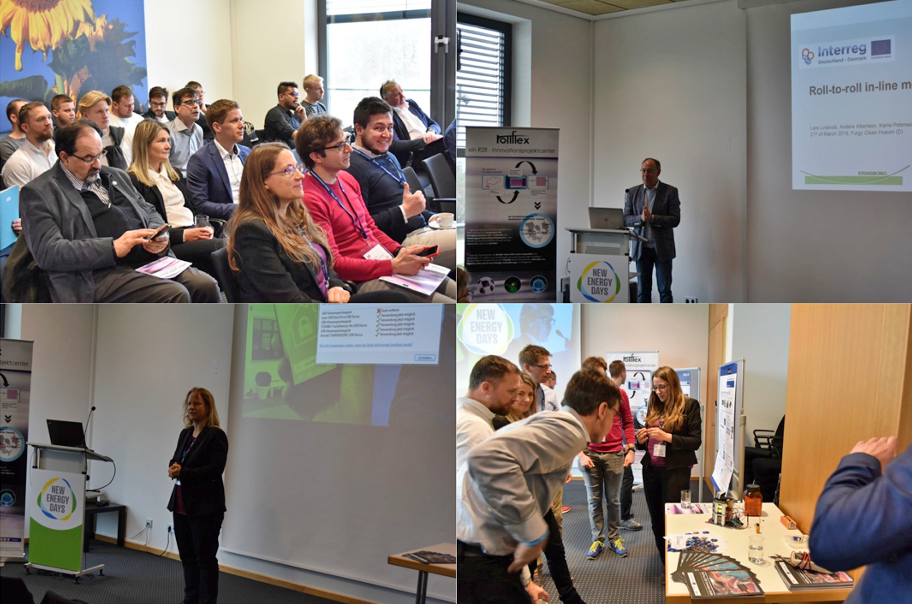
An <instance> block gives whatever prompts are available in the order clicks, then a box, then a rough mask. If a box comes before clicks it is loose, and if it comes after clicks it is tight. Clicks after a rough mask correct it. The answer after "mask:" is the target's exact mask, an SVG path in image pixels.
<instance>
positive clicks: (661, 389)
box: [652, 384, 668, 392]
mask: <svg viewBox="0 0 912 604" xmlns="http://www.w3.org/2000/svg"><path fill="white" fill-rule="evenodd" d="M652 389H653V390H655V391H656V392H665V391H666V390H668V384H659V385H658V386H653V387H652Z"/></svg>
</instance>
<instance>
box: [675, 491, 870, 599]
mask: <svg viewBox="0 0 912 604" xmlns="http://www.w3.org/2000/svg"><path fill="white" fill-rule="evenodd" d="M670 505H674V504H666V514H665V534H666V535H676V534H680V533H687V532H690V531H697V530H712V531H713V532H715V533H718V534H719V535H720V536H721V537H723V538H724V539H725V543H726V546H727V548H726V550H725V551H723V552H720V553H721V554H723V555H726V556H731V557H732V558H735V559H736V560H738V561H739V562H740V563H741V564H742V565H744V566H746V567H748V568H750V570H751V571H752V572H753V573H754V574H755V575H756V576H757V579H758V580H759V581H760V587H761V588H762V589H763V591H764V596H763V597H762V598H719V599H716V598H713V599H712V600H698V601H711V602H712V603H713V604H736V603H742V604H743V603H748V602H750V603H754V602H764V603H783V604H784V603H787V602H843V601H845V599H846V598H847V597H849V593H851V591H852V590H850V589H817V590H809V591H789V590H788V587H786V585H785V583H783V582H782V578H781V577H780V576H779V572H778V571H777V570H776V567H775V566H774V565H773V561H772V560H770V556H772V555H774V554H780V555H782V556H787V555H788V554H790V553H791V552H792V551H794V550H792V548H790V547H789V546H788V545H786V543H785V536H786V535H796V534H801V533H800V531H790V530H787V529H786V528H785V527H784V526H782V523H781V522H780V521H779V518H780V517H782V515H783V514H782V512H781V511H780V510H779V508H778V507H776V505H775V504H772V503H764V504H763V510H762V514H763V515H762V516H761V517H760V531H761V533H760V534H761V535H763V536H764V540H763V546H764V547H763V557H764V563H763V564H754V563H752V562H751V561H750V560H748V557H747V547H748V537H749V536H751V535H756V534H757V533H756V531H755V529H754V525H755V524H756V523H757V518H756V517H752V518H750V527H749V528H747V529H744V530H737V529H731V528H721V527H717V526H715V525H712V524H706V520H707V519H708V518H709V517H710V514H668V513H667V512H668V506H670ZM680 556H681V554H679V553H678V552H668V551H666V552H665V602H666V604H682V603H685V602H686V603H688V604H689V603H690V602H693V601H694V600H691V598H690V593H689V592H688V591H687V586H685V585H684V584H683V583H677V582H675V581H674V580H673V579H672V578H671V573H673V572H675V571H676V570H677V568H678V558H680Z"/></svg>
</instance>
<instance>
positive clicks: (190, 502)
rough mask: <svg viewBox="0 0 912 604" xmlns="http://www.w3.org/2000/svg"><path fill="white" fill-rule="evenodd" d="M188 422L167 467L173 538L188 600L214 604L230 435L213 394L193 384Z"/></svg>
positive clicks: (186, 415)
mask: <svg viewBox="0 0 912 604" xmlns="http://www.w3.org/2000/svg"><path fill="white" fill-rule="evenodd" d="M184 424H185V427H184V429H183V430H181V433H180V436H179V437H178V439H177V449H176V450H175V451H174V457H172V458H171V462H170V466H169V467H168V476H170V477H171V478H174V479H175V484H174V490H173V491H172V492H171V501H170V502H168V510H170V511H171V512H174V538H175V540H176V541H177V549H178V552H179V553H180V559H181V564H183V566H184V603H185V604H215V602H216V600H217V598H218V572H219V571H218V560H217V559H216V557H215V554H216V552H217V551H218V546H219V541H218V539H219V531H220V530H221V528H222V520H223V519H224V517H225V485H224V484H223V483H222V472H224V471H225V461H226V460H227V458H228V437H227V436H225V433H224V432H222V429H221V428H219V419H218V412H217V411H216V410H215V399H214V398H213V397H212V393H211V392H209V391H208V390H206V389H205V388H192V389H191V390H190V392H188V393H187V398H186V399H185V401H184Z"/></svg>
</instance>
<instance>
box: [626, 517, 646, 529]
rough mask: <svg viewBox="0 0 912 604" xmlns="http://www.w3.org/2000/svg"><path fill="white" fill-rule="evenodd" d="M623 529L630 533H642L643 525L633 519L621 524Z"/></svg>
mask: <svg viewBox="0 0 912 604" xmlns="http://www.w3.org/2000/svg"><path fill="white" fill-rule="evenodd" d="M621 528H622V529H626V530H628V531H641V530H643V525H642V524H640V523H639V522H637V521H636V520H634V519H633V518H628V519H627V520H624V521H622V522H621Z"/></svg>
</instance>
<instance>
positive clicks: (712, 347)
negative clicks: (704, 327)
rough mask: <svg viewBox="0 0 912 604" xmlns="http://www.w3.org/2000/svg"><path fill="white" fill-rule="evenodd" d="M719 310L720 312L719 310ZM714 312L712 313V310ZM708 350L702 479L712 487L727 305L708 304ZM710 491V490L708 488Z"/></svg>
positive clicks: (726, 325)
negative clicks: (717, 400) (717, 401)
mask: <svg viewBox="0 0 912 604" xmlns="http://www.w3.org/2000/svg"><path fill="white" fill-rule="evenodd" d="M718 307H722V308H721V312H719V311H720V309H719V308H718ZM714 308H715V309H716V312H715V313H714V312H713V309H714ZM709 313H710V322H709V325H710V328H709V349H708V351H707V360H706V400H705V401H704V404H705V405H706V417H704V418H703V450H704V451H706V455H705V456H704V458H705V459H706V460H707V462H706V464H704V467H703V479H704V482H706V484H709V485H712V481H711V480H710V477H711V476H712V472H713V467H714V465H715V459H716V395H717V393H718V392H719V389H718V385H719V372H718V369H719V365H722V364H723V363H724V362H725V330H726V329H727V327H728V305H727V304H710V311H709ZM713 319H715V321H714V320H713ZM710 490H712V489H711V488H710Z"/></svg>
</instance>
